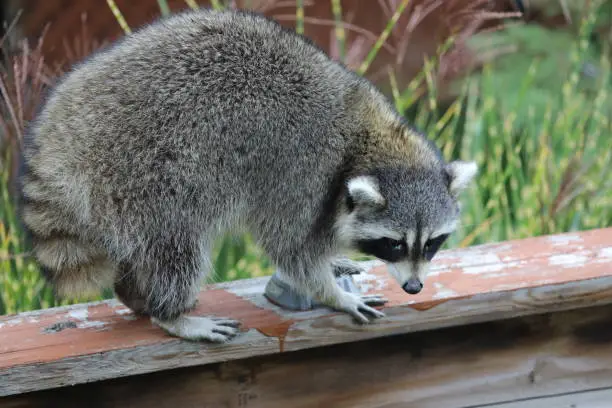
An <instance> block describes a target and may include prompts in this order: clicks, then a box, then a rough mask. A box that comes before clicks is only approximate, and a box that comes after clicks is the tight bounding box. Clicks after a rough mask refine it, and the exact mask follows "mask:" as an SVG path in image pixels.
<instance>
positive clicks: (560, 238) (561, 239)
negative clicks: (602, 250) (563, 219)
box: [547, 235, 582, 246]
mask: <svg viewBox="0 0 612 408" xmlns="http://www.w3.org/2000/svg"><path fill="white" fill-rule="evenodd" d="M547 239H548V242H550V243H551V244H553V246H559V245H567V244H570V243H572V242H582V237H580V236H579V235H552V236H549V237H547Z"/></svg>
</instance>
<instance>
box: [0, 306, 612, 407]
mask: <svg viewBox="0 0 612 408" xmlns="http://www.w3.org/2000/svg"><path fill="white" fill-rule="evenodd" d="M611 387H612V305H607V306H599V307H592V308H587V309H580V310H573V311H566V312H557V313H547V314H543V315H532V316H527V317H522V318H514V319H507V320H502V321H493V322H487V323H480V324H473V325H467V326H457V327H452V328H446V329H440V330H434V331H424V332H419V333H410V334H406V335H399V336H392V337H384V338H379V339H373V340H368V341H364V342H355V343H347V344H340V345H335V346H327V347H320V348H312V349H307V350H302V351H298V352H294V353H283V354H277V355H271V356H266V357H257V358H252V359H246V360H239V361H231V362H226V363H218V364H210V365H205V366H199V367H190V368H180V369H176V370H171V371H162V372H158V373H152V374H145V375H140V376H133V377H124V378H121V379H115V380H109V381H103V382H99V383H94V384H84V385H78V386H74V387H64V388H61V389H56V390H47V391H42V392H36V393H31V394H24V395H17V396H13V397H6V398H4V399H2V400H0V406H2V407H3V408H26V407H27V408H47V407H63V408H68V407H79V408H80V407H92V408H105V407H133V408H141V407H142V408H145V407H146V408H148V407H156V408H175V407H182V408H183V407H184V408H192V407H193V408H213V407H215V408H216V407H241V408H286V407H291V408H311V407H333V408H392V407H397V408H399V407H410V408H474V407H489V406H493V407H497V405H496V404H501V405H499V408H515V407H516V408H518V407H521V408H525V407H531V408H549V407H550V408H570V407H571V405H561V402H566V401H571V402H573V403H575V407H576V408H595V407H597V408H603V407H608V406H609V405H607V404H606V405H595V406H594V405H587V403H588V402H589V401H592V398H595V397H597V398H600V400H601V398H602V395H603V396H607V395H609V392H608V393H607V394H606V393H602V392H600V391H598V390H603V389H608V390H609V389H610V388H611ZM544 401H547V402H550V404H545V403H543V402H544ZM596 401H597V400H596ZM604 401H609V400H604ZM538 403H540V405H538ZM529 404H531V405H529ZM581 404H585V405H581Z"/></svg>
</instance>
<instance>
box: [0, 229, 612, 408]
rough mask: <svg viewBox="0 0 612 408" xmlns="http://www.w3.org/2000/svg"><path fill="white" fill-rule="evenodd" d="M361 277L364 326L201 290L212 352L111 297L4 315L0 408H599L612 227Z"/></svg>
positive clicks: (244, 293)
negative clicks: (406, 283) (217, 336)
mask: <svg viewBox="0 0 612 408" xmlns="http://www.w3.org/2000/svg"><path fill="white" fill-rule="evenodd" d="M370 266H371V267H370V269H369V272H368V273H366V274H363V275H362V276H359V277H357V280H358V283H359V284H360V285H361V287H362V289H363V290H364V291H365V292H367V293H381V294H383V295H384V296H385V297H387V298H388V299H389V300H390V301H389V304H388V305H386V306H385V307H384V308H383V309H384V312H385V313H386V315H387V317H386V318H383V319H381V320H378V321H376V322H375V323H373V324H370V325H365V326H361V325H357V324H355V323H353V321H352V319H351V318H350V317H349V316H347V315H344V314H341V313H336V312H333V311H330V310H328V309H325V308H321V309H316V310H313V311H307V312H288V311H285V310H281V309H280V308H278V307H276V306H274V305H272V304H270V303H269V302H268V301H267V300H265V298H264V297H263V295H262V293H263V287H264V285H265V283H266V281H267V278H259V279H249V280H242V281H237V282H232V283H226V284H220V285H214V286H211V287H208V288H205V290H204V291H203V292H202V294H201V296H200V302H199V305H198V307H197V308H196V310H195V311H194V312H193V314H196V315H206V314H208V313H214V314H217V315H223V316H228V317H231V318H235V319H239V320H241V321H242V322H243V325H244V332H243V333H242V334H241V335H240V336H238V337H237V338H235V339H234V340H233V341H232V342H230V343H228V344H225V345H211V344H207V343H195V342H188V341H183V340H179V339H176V338H173V337H169V336H167V335H166V334H165V333H164V332H163V331H161V330H160V329H159V328H157V327H155V326H153V325H152V324H151V323H150V322H149V321H148V319H145V318H135V317H134V316H133V315H132V313H131V312H130V311H129V310H128V309H127V308H125V307H124V306H122V305H121V304H120V303H118V302H116V301H105V302H100V303H93V304H82V305H76V306H71V307H65V308H56V309H47V310H42V311H36V312H30V313H23V314H19V315H13V316H4V317H2V318H0V396H4V398H3V399H0V406H8V407H26V406H27V407H47V406H62V407H64V406H88V407H89V406H93V407H99V406H103V407H106V406H108V407H111V406H112V407H115V406H130V407H141V406H142V407H145V406H146V407H148V406H156V407H166V406H167V407H179V406H180V407H272V408H274V407H279V408H280V407H287V406H290V407H312V406H316V407H319V406H321V407H387V408H388V407H418V408H424V407H428V408H429V407H431V408H434V407H435V408H445V407H449V408H451V407H452V408H455V407H457V408H458V407H472V406H478V405H482V404H501V405H498V406H499V407H504V408H516V407H519V406H520V407H523V406H525V407H530V408H531V407H533V408H536V407H537V408H540V407H542V408H543V407H553V406H555V407H557V406H559V407H565V406H568V407H569V406H571V404H570V405H567V404H566V405H563V404H565V403H566V402H567V401H574V402H572V403H574V405H575V406H576V407H578V408H583V407H595V406H597V407H599V406H604V405H596V404H597V403H598V402H600V401H610V396H611V395H612V391H611V390H612V228H607V229H598V230H592V231H586V232H581V233H571V234H562V235H556V236H545V237H538V238H530V239H525V240H518V241H510V242H503V243H498V244H490V245H483V246H478V247H471V248H468V249H459V250H449V251H443V252H441V253H440V254H439V255H438V256H437V257H436V259H435V261H434V265H433V268H432V272H431V274H430V276H429V278H428V280H427V282H426V288H425V289H424V291H423V292H422V293H420V294H419V295H416V296H414V295H412V296H411V295H407V294H405V293H404V292H403V291H402V290H401V288H399V286H398V285H397V284H396V283H395V281H394V280H393V279H392V278H391V277H390V276H389V275H388V273H387V271H386V269H385V267H384V266H383V265H382V264H379V263H371V265H370ZM103 380H109V381H103ZM88 383H93V384H88ZM45 390H46V391H45ZM26 393H28V394H26ZM555 398H556V399H555ZM516 400H521V401H522V402H521V404H523V403H524V404H525V405H520V404H519V405H516V404H517V402H516ZM513 401H514V402H513ZM538 401H540V402H538ZM589 401H591V402H589ZM504 404H505V405H504ZM512 404H514V405H512ZM530 404H531V405H530ZM538 404H540V405H538ZM588 404H591V405H588ZM493 406H497V405H493Z"/></svg>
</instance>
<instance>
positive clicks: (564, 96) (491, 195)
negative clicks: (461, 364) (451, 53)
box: [0, 1, 612, 313]
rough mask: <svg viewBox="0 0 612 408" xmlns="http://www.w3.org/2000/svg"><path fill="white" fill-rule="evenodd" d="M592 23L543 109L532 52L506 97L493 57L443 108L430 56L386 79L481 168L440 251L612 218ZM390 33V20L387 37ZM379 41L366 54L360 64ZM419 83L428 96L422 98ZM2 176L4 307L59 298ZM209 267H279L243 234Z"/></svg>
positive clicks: (241, 272) (605, 111)
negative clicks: (587, 69) (586, 76)
mask: <svg viewBox="0 0 612 408" xmlns="http://www.w3.org/2000/svg"><path fill="white" fill-rule="evenodd" d="M109 3H112V2H111V1H109ZM404 3H406V2H404ZM215 4H216V6H217V7H222V6H221V5H220V2H215ZM300 4H301V3H300ZM334 4H335V9H334V19H335V23H336V27H335V28H336V29H335V32H336V34H337V36H338V37H337V38H336V39H335V41H337V43H338V44H341V45H342V46H344V44H345V38H344V33H343V30H342V29H340V28H341V26H340V25H339V24H338V22H339V21H340V16H339V13H340V8H339V2H334ZM334 4H332V5H334ZM298 10H299V8H298ZM298 14H299V12H298ZM589 22H590V20H589V19H588V18H587V19H585V21H584V22H583V23H584V24H583V27H586V28H585V29H584V30H583V31H582V32H581V34H580V35H579V36H578V37H576V38H575V39H574V40H573V41H572V42H571V47H570V54H571V56H572V57H571V64H569V66H568V67H567V70H566V71H564V72H562V73H556V76H558V77H559V78H560V79H559V80H558V83H555V84H554V85H553V86H549V87H548V88H547V89H548V91H547V93H545V95H546V98H544V99H543V100H538V103H537V104H534V103H533V102H532V99H533V98H534V96H533V92H530V90H532V89H533V86H534V83H535V82H536V81H537V80H538V77H539V76H540V74H541V72H540V71H539V68H538V67H539V66H540V65H541V64H540V63H541V62H542V61H538V60H537V59H534V60H533V62H532V63H531V65H530V66H529V67H528V68H527V69H525V72H524V75H521V76H520V80H519V81H515V82H516V83H515V84H514V86H513V85H512V84H508V83H504V84H503V85H504V89H511V88H512V89H513V91H514V93H513V94H512V97H511V98H510V97H507V92H501V91H500V77H499V75H498V74H499V73H500V71H499V70H497V69H496V66H495V64H492V65H490V66H485V67H484V69H483V70H482V71H480V72H478V73H477V74H475V75H472V76H470V77H469V79H467V80H465V81H462V82H460V83H459V89H460V95H459V97H458V98H457V99H456V100H455V101H454V102H453V103H452V104H451V105H450V106H445V107H440V106H439V104H438V102H437V99H436V89H435V80H434V78H435V76H434V72H435V68H436V61H435V60H427V61H426V62H425V64H424V69H423V71H422V72H421V73H420V74H419V75H418V76H417V77H415V79H414V80H413V81H412V83H410V84H409V85H407V86H406V87H405V88H404V89H398V88H397V85H396V84H395V82H394V77H393V75H391V76H390V81H391V85H392V96H393V99H394V102H395V104H396V106H397V108H398V109H399V110H400V111H402V112H405V114H406V116H407V117H408V118H409V119H410V120H412V121H413V122H414V123H415V124H416V126H417V127H419V128H420V129H421V130H423V131H424V132H425V133H427V134H428V135H429V136H430V137H432V138H433V139H434V140H435V141H436V143H437V144H438V145H439V146H440V148H441V149H442V151H443V153H444V156H445V157H446V158H447V159H449V160H450V159H456V158H461V159H466V160H476V162H477V163H478V165H479V168H480V173H479V175H478V176H477V180H476V183H475V184H474V186H473V187H472V188H470V189H469V190H468V191H466V192H465V193H464V195H463V196H462V199H461V201H462V203H463V214H462V224H461V227H460V228H459V230H458V231H457V233H456V234H454V235H453V236H452V238H451V239H450V240H449V241H448V243H447V244H446V246H445V247H458V246H467V245H474V244H480V243H487V242H495V241H503V240H508V239H517V238H524V237H530V236H538V235H542V234H553V233H561V232H566V231H575V230H584V229H591V228H598V227H606V226H610V225H612V188H611V187H612V177H610V176H609V174H610V173H611V171H612V157H611V152H612V148H611V147H612V142H611V140H612V139H611V137H612V123H611V118H612V110H611V106H612V103H611V100H610V95H609V92H610V91H611V90H612V85H611V83H610V59H609V57H608V56H607V55H606V54H605V53H604V54H603V55H601V56H600V58H599V61H596V62H597V66H598V68H599V71H598V72H599V75H598V77H597V78H596V79H593V81H595V82H594V83H593V84H591V86H588V87H585V86H583V85H584V84H583V83H582V82H583V80H582V79H581V78H582V76H581V67H582V65H581V61H582V60H583V59H584V58H583V57H584V56H585V55H592V52H591V50H590V49H589V46H588V43H587V42H586V41H585V40H584V39H585V38H586V37H587V36H588V35H589V32H588V27H589ZM300 24H303V22H302V23H300ZM122 26H123V24H122ZM125 27H127V26H125ZM125 27H124V29H125ZM300 27H301V26H300ZM391 28H392V25H388V26H387V27H386V28H385V31H383V33H382V34H381V38H382V37H383V36H386V34H385V33H388V32H389V31H390V30H391ZM126 32H129V28H128V29H126ZM381 44H382V43H381V42H380V41H379V42H378V43H377V44H376V45H375V47H374V48H373V49H372V50H370V52H368V53H365V55H367V57H366V59H365V60H364V61H363V65H362V71H365V70H366V69H367V67H368V65H369V64H370V63H371V61H372V59H373V58H374V57H375V56H376V53H377V48H380V46H381ZM341 55H343V53H341ZM506 63H508V62H506ZM510 63H511V62H510ZM503 78H504V80H507V78H505V77H503ZM423 86H424V87H425V89H426V90H427V91H428V92H427V94H426V96H425V97H418V96H415V95H419V93H418V90H420V89H423ZM536 105H537V106H536ZM7 167H8V166H4V168H7ZM0 176H1V177H0V313H14V312H19V311H25V310H32V309H38V308H44V307H50V306H53V305H57V304H58V301H57V300H56V299H55V298H54V297H53V295H52V292H51V290H50V289H49V288H48V286H47V285H45V284H44V282H43V280H42V279H41V277H40V274H39V272H38V269H37V266H36V264H35V263H34V262H33V261H32V260H31V259H30V258H29V257H28V256H27V255H28V254H27V253H25V252H24V251H25V249H24V247H23V237H22V233H21V231H20V230H19V228H18V225H17V222H16V218H15V217H16V216H15V208H14V206H13V203H12V200H11V197H9V190H8V174H7V172H6V171H5V172H4V173H2V174H1V175H0ZM214 269H215V275H214V276H213V279H214V280H215V281H225V280H233V279H242V278H247V277H251V276H262V275H267V274H270V273H271V272H272V271H273V267H272V265H271V264H270V262H269V261H268V260H267V258H266V257H265V256H264V254H263V253H262V252H261V251H260V249H259V248H258V247H257V246H256V245H255V244H254V243H253V242H252V240H251V239H250V238H249V237H248V236H246V237H233V238H231V237H227V238H225V239H223V240H221V241H220V242H219V243H218V245H217V247H216V250H215V261H214ZM106 295H107V296H109V295H110V293H109V292H107V293H106ZM64 302H65V303H67V302H68V301H64Z"/></svg>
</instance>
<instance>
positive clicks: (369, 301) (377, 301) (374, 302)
mask: <svg viewBox="0 0 612 408" xmlns="http://www.w3.org/2000/svg"><path fill="white" fill-rule="evenodd" d="M361 300H363V301H364V302H365V304H366V305H368V306H382V305H384V304H386V303H387V302H389V299H387V298H386V297H383V296H382V295H365V296H362V297H361Z"/></svg>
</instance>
